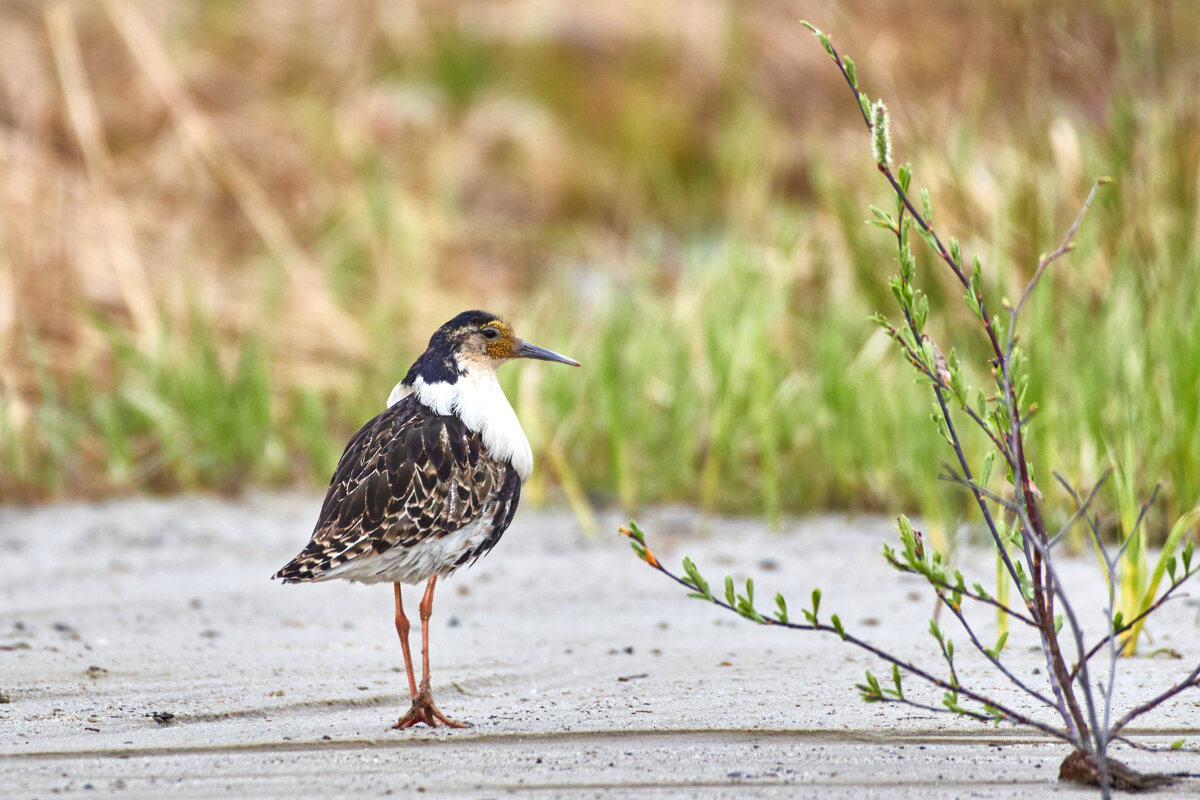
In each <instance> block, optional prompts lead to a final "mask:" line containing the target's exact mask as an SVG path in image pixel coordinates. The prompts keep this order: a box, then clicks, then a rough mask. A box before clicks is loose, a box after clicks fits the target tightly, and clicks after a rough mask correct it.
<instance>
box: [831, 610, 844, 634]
mask: <svg viewBox="0 0 1200 800" xmlns="http://www.w3.org/2000/svg"><path fill="white" fill-rule="evenodd" d="M829 621H830V622H831V623H832V624H833V629H834V630H835V631H837V634H838V636H841V637H842V638H843V639H845V638H846V629H845V628H843V627H842V621H841V620H840V619H838V615H837V614H834V615H833V616H832V617H830V618H829Z"/></svg>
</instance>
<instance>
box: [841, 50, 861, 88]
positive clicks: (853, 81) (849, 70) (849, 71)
mask: <svg viewBox="0 0 1200 800" xmlns="http://www.w3.org/2000/svg"><path fill="white" fill-rule="evenodd" d="M842 64H843V66H845V67H846V77H847V78H849V79H850V85H851V86H853V87H854V88H855V89H857V88H858V73H857V72H856V71H855V69H854V61H853V60H852V59H851V58H850V56H845V57H844V58H843V59H842Z"/></svg>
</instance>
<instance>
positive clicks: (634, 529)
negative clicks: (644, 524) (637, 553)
mask: <svg viewBox="0 0 1200 800" xmlns="http://www.w3.org/2000/svg"><path fill="white" fill-rule="evenodd" d="M628 527H629V538H631V539H636V540H637V541H638V542H640V543H641V544H645V543H646V536H645V534H643V533H642V529H641V528H640V527H638V524H637V523H636V522H634V521H633V520H629V526H628Z"/></svg>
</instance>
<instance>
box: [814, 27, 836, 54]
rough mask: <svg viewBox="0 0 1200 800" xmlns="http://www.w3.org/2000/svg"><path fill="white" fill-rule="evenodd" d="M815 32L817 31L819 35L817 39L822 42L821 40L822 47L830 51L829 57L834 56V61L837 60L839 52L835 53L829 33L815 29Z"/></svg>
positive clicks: (827, 51)
mask: <svg viewBox="0 0 1200 800" xmlns="http://www.w3.org/2000/svg"><path fill="white" fill-rule="evenodd" d="M813 33H815V34H816V35H817V39H818V40H820V42H821V47H824V48H825V52H826V53H829V57H830V58H832V59H833V60H834V61H837V53H835V52H834V51H833V44H832V43H831V42H830V41H829V36H828V34H825V33H822V32H821V31H817V30H814V31H813Z"/></svg>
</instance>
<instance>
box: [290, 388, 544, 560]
mask: <svg viewBox="0 0 1200 800" xmlns="http://www.w3.org/2000/svg"><path fill="white" fill-rule="evenodd" d="M520 486H521V482H520V480H519V479H518V478H517V475H516V470H515V469H513V467H512V466H511V465H510V464H507V463H503V462H500V461H497V460H495V459H493V458H491V457H490V456H489V455H488V454H487V453H486V451H485V450H484V448H483V443H482V442H481V441H480V437H479V435H478V434H476V433H474V432H472V431H471V430H469V429H468V428H467V427H466V426H465V425H464V424H463V423H462V421H461V420H459V419H458V418H457V417H447V416H438V415H436V414H434V413H433V412H432V411H430V410H429V409H428V408H426V407H425V406H424V405H422V404H421V403H419V402H418V401H417V400H416V398H415V397H414V396H412V395H409V396H408V397H406V398H404V399H403V400H401V401H399V402H397V403H396V404H394V405H393V406H392V407H391V408H389V409H388V410H386V411H384V412H383V413H382V414H380V415H379V416H377V417H375V418H374V419H372V420H371V421H370V422H368V423H367V424H366V425H364V426H363V427H362V428H361V429H360V430H359V431H358V433H356V434H354V436H353V437H352V438H351V439H350V442H349V443H348V444H347V445H346V450H345V452H344V453H342V457H341V460H340V461H339V462H338V465H337V469H336V470H335V471H334V474H333V479H332V480H331V481H330V485H329V492H328V494H326V496H325V502H324V504H323V505H322V506H321V514H320V517H319V519H318V520H317V525H316V528H315V529H314V530H313V534H312V539H311V540H310V541H309V543H308V545H307V546H306V547H305V548H304V550H302V551H301V552H300V554H299V555H298V556H296V557H295V558H294V559H292V561H291V562H289V563H288V564H287V566H285V567H284V568H283V569H281V570H279V572H277V573H276V574H275V576H274V577H276V578H282V579H283V581H284V583H291V582H295V581H313V580H320V579H321V578H322V577H323V575H324V573H325V572H326V571H328V570H329V569H331V568H334V567H337V566H339V565H341V564H344V563H346V562H348V561H351V560H353V559H369V558H371V557H372V556H374V555H377V554H379V553H383V552H385V551H387V550H390V549H392V548H395V547H402V548H411V547H417V546H420V543H421V542H422V541H424V540H426V539H429V538H430V537H442V536H446V535H447V534H450V533H453V532H455V531H457V530H460V529H461V528H463V527H465V526H467V525H470V524H471V523H473V522H475V521H477V520H479V519H480V518H481V516H482V515H483V514H484V512H485V510H487V511H488V512H489V513H491V514H492V515H493V519H492V521H491V528H492V530H491V531H490V532H489V534H488V536H487V537H486V540H485V541H483V542H482V544H481V545H480V546H477V547H475V548H473V549H472V550H470V551H469V552H463V553H459V554H456V556H455V560H454V563H453V565H452V566H461V565H462V564H463V563H466V562H467V561H469V560H471V559H473V558H478V557H479V556H481V555H483V553H486V552H487V551H488V550H490V549H491V548H492V547H493V546H494V545H495V544H496V542H497V541H499V539H500V536H501V534H503V533H504V530H505V529H506V528H507V527H508V525H509V523H510V522H511V521H512V515H513V512H514V511H515V510H516V506H517V500H518V499H519V495H520Z"/></svg>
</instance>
